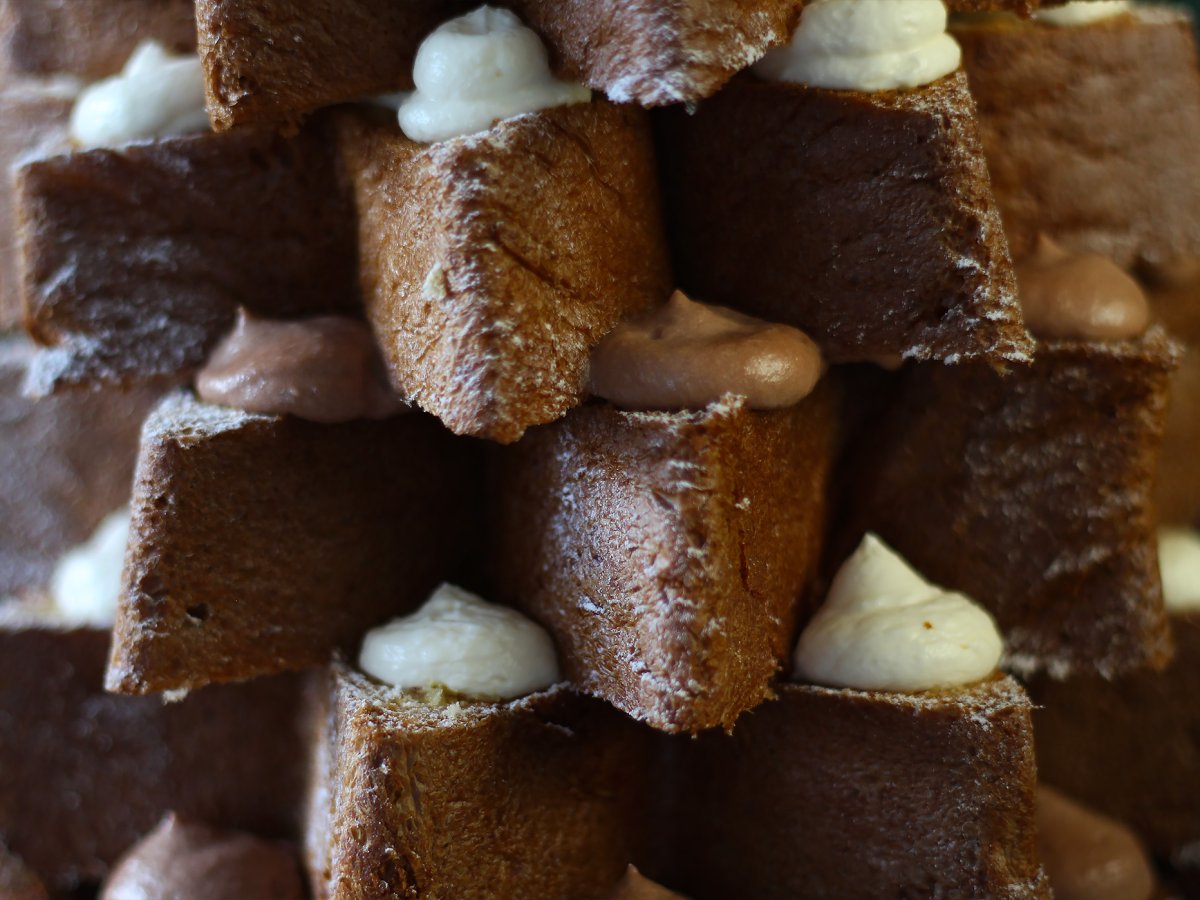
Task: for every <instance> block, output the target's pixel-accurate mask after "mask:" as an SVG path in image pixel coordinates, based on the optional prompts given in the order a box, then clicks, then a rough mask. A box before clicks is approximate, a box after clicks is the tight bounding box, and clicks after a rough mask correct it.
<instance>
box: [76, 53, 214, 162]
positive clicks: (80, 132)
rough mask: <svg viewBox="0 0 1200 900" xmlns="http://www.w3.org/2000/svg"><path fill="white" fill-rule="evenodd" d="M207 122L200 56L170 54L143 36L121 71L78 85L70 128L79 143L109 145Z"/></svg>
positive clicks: (160, 135) (185, 131) (204, 126)
mask: <svg viewBox="0 0 1200 900" xmlns="http://www.w3.org/2000/svg"><path fill="white" fill-rule="evenodd" d="M208 128H209V123H208V113H207V112H206V111H205V108H204V71H203V69H202V67H201V65H200V58H199V57H198V56H194V55H192V56H171V55H169V54H168V53H167V51H166V50H165V49H164V48H163V47H162V45H161V44H159V43H157V42H155V41H144V42H142V43H141V44H140V45H138V48H137V49H136V50H134V51H133V54H132V55H131V56H130V57H129V61H128V62H127V63H126V64H125V68H124V69H122V70H121V72H120V74H118V75H114V76H113V77H111V78H106V79H104V80H103V81H98V82H96V83H95V84H93V85H90V86H89V87H86V88H84V89H83V91H82V92H81V93H80V95H79V99H78V100H77V101H76V103H75V108H74V110H72V112H71V125H70V134H71V137H72V139H73V140H74V141H75V142H76V143H78V144H79V145H81V146H83V147H114V146H117V145H119V144H124V143H128V142H130V141H137V140H144V139H148V138H163V137H171V136H174V135H181V134H190V133H192V132H197V131H206V130H207V129H208Z"/></svg>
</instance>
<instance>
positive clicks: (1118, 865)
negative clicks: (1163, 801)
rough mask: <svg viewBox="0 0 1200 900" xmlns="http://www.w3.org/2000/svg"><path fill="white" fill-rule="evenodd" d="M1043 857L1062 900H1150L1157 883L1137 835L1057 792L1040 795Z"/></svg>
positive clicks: (1040, 790)
mask: <svg viewBox="0 0 1200 900" xmlns="http://www.w3.org/2000/svg"><path fill="white" fill-rule="evenodd" d="M1037 833H1038V834H1037V836H1038V854H1039V855H1040V856H1041V858H1042V864H1043V865H1044V866H1045V867H1046V876H1047V877H1048V878H1049V879H1050V887H1051V888H1053V890H1054V896H1055V897H1057V898H1058V900H1150V897H1152V896H1154V891H1155V878H1154V871H1153V870H1152V869H1151V867H1150V861H1149V860H1148V859H1147V858H1146V851H1145V850H1144V849H1142V845H1141V843H1140V842H1139V841H1138V839H1137V837H1136V836H1134V834H1133V832H1132V831H1130V830H1129V829H1128V828H1126V827H1125V826H1124V825H1122V824H1121V823H1120V822H1118V821H1116V820H1115V819H1110V818H1109V817H1108V816H1103V815H1100V814H1099V813H1097V812H1094V811H1093V810H1090V809H1088V808H1087V807H1085V806H1081V805H1080V804H1078V803H1075V802H1074V801H1072V800H1070V799H1068V798H1067V797H1065V796H1063V795H1062V794H1060V793H1059V792H1058V791H1056V790H1053V789H1052V788H1048V787H1044V786H1043V787H1039V788H1038V792H1037Z"/></svg>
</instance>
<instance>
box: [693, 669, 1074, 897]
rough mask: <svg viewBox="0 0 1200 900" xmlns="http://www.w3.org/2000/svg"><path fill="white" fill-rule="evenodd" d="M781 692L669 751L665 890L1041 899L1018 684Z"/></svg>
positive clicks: (1026, 715)
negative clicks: (676, 803)
mask: <svg viewBox="0 0 1200 900" xmlns="http://www.w3.org/2000/svg"><path fill="white" fill-rule="evenodd" d="M778 692H779V699H778V700H777V701H775V702H772V703H765V704H763V705H762V706H761V707H759V708H758V709H756V710H754V711H753V712H751V713H748V714H747V715H746V716H744V717H743V718H742V719H741V720H740V721H739V722H738V727H737V729H736V730H735V731H734V733H733V735H732V736H725V735H717V734H713V735H702V736H701V737H700V739H699V740H698V741H695V742H688V743H686V744H684V745H681V746H679V748H678V750H677V753H678V756H677V759H678V760H679V762H680V765H679V769H678V775H677V777H678V778H680V785H679V787H678V788H677V790H676V792H675V793H676V796H677V797H678V798H680V809H679V811H678V813H677V815H676V816H675V817H674V821H675V822H676V824H677V825H678V827H679V828H680V833H679V834H678V835H677V840H678V844H677V858H676V860H675V869H676V872H675V873H674V876H673V877H674V879H675V880H674V881H672V883H673V884H674V883H675V882H676V881H677V882H678V885H679V887H680V888H682V889H683V890H684V891H685V892H686V893H687V894H688V895H689V896H692V897H696V898H698V900H705V898H710V897H711V898H722V897H751V896H752V897H761V898H764V900H767V898H776V897H778V898H784V897H811V898H823V897H828V898H844V897H863V898H866V897H915V896H922V897H934V896H936V897H941V896H945V897H1049V896H1050V890H1049V887H1048V885H1047V882H1046V879H1045V876H1044V875H1043V873H1042V870H1041V865H1040V863H1039V862H1038V858H1037V848H1036V841H1035V832H1034V825H1033V818H1034V788H1035V785H1036V781H1037V775H1036V770H1035V766H1034V755H1033V728H1032V725H1031V722H1030V702H1029V699H1028V698H1027V697H1026V696H1025V692H1024V691H1023V690H1022V689H1021V688H1020V686H1019V685H1018V684H1017V683H1016V682H1015V681H1014V680H1012V679H1011V678H1008V677H1006V676H995V677H993V678H991V679H989V680H985V681H983V682H980V683H977V684H974V685H970V686H967V687H963V688H955V689H949V690H942V691H930V692H923V693H916V694H905V693H891V692H884V691H856V690H849V689H846V690H834V689H831V688H823V687H814V686H811V685H801V684H783V685H780V686H779V687H778ZM698 860H703V865H697V861H698Z"/></svg>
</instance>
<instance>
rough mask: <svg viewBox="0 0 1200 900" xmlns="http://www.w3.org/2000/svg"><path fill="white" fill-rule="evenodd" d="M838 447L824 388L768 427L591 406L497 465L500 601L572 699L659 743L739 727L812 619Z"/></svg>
mask: <svg viewBox="0 0 1200 900" xmlns="http://www.w3.org/2000/svg"><path fill="white" fill-rule="evenodd" d="M835 442H836V402H835V397H834V391H833V389H832V388H831V387H830V386H829V385H825V386H824V387H821V388H818V390H817V392H816V393H815V394H814V395H812V396H811V397H809V398H808V399H806V400H804V401H803V402H801V403H800V404H799V405H797V406H794V407H791V408H789V409H783V410H776V411H767V412H760V411H753V410H750V409H748V408H747V407H746V406H745V404H744V402H743V401H741V400H740V399H736V398H732V397H730V398H726V400H724V401H721V402H718V403H714V404H711V405H710V406H708V408H707V409H704V410H701V411H698V412H681V413H630V412H621V411H619V410H617V409H616V408H615V407H613V406H611V405H608V404H601V403H596V404H589V405H587V406H584V407H581V408H579V409H577V410H575V411H574V412H572V413H571V414H570V415H568V416H567V417H566V418H565V419H563V420H562V421H561V422H558V423H555V424H553V425H550V426H547V427H545V428H541V429H538V430H536V431H533V432H531V433H530V434H529V435H528V436H527V437H526V439H525V440H524V441H522V442H521V443H520V444H518V445H516V446H515V447H514V448H512V450H511V451H510V455H509V456H508V458H507V459H506V460H505V461H504V462H503V469H502V471H503V478H502V480H501V481H500V491H501V493H500V496H499V499H498V504H499V506H498V509H499V511H498V527H497V528H496V529H495V541H496V543H495V546H494V552H495V557H494V558H495V568H496V571H497V575H496V579H495V581H496V584H497V586H498V591H499V596H501V597H503V598H504V599H505V600H507V601H509V602H511V603H512V604H513V605H515V606H518V607H520V608H521V609H523V610H525V611H526V612H527V613H528V614H529V615H530V616H531V617H532V618H534V619H535V620H537V621H538V622H539V623H541V624H542V625H543V626H544V627H545V628H546V629H547V630H548V631H550V633H551V634H552V635H553V636H554V639H555V642H556V643H557V645H558V647H559V650H560V653H561V655H562V662H563V669H564V672H565V674H566V675H567V677H568V678H570V679H571V682H572V683H573V684H575V685H577V686H578V687H579V688H580V690H583V691H585V692H587V693H590V694H593V695H595V696H597V697H600V698H602V699H604V700H606V701H608V702H609V703H611V704H613V705H614V706H616V707H617V708H618V709H621V710H624V711H625V712H627V713H628V714H629V715H631V716H633V717H635V718H637V719H641V720H643V721H645V722H647V723H649V724H650V725H652V726H653V727H655V728H658V729H661V730H663V731H671V732H697V731H701V730H703V729H706V728H714V727H718V726H720V727H724V728H726V729H729V728H732V727H733V724H734V722H735V721H736V720H737V718H738V716H739V715H740V714H741V713H742V712H743V711H744V710H746V709H749V708H751V707H753V706H755V705H757V704H758V703H760V702H761V701H763V700H765V699H767V698H768V697H770V696H771V695H772V688H771V682H772V680H773V679H774V677H775V675H776V674H777V673H778V671H779V669H780V667H781V663H782V660H783V659H784V658H785V657H786V656H787V653H788V650H789V648H790V647H791V645H792V641H793V640H794V638H795V636H796V629H797V627H798V625H799V624H800V620H801V618H802V617H803V612H804V611H805V609H806V607H807V606H808V605H809V604H808V603H807V601H808V599H809V598H808V596H807V594H808V589H809V587H810V581H811V579H812V576H813V574H814V569H815V565H816V562H817V558H818V555H819V553H820V551H821V547H822V540H823V536H824V529H825V515H826V496H825V493H826V480H827V476H828V472H829V467H830V465H831V457H832V455H833V452H834V445H835Z"/></svg>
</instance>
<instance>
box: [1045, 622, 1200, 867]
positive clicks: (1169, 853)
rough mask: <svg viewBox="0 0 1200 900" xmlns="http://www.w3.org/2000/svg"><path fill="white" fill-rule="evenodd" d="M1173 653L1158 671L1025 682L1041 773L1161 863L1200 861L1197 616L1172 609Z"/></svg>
mask: <svg viewBox="0 0 1200 900" xmlns="http://www.w3.org/2000/svg"><path fill="white" fill-rule="evenodd" d="M1170 625H1171V631H1172V635H1173V637H1174V643H1175V656H1174V659H1173V660H1172V661H1171V664H1170V665H1169V666H1168V667H1167V668H1166V669H1164V670H1163V671H1161V672H1134V673H1130V674H1127V675H1123V676H1121V677H1120V678H1114V679H1106V678H1102V677H1100V676H1098V675H1095V674H1090V673H1081V674H1080V675H1078V676H1077V677H1072V678H1069V679H1065V680H1056V679H1052V678H1048V677H1045V676H1038V677H1036V678H1034V679H1033V680H1032V681H1031V682H1030V683H1029V691H1030V695H1031V696H1032V697H1033V699H1034V701H1035V702H1036V703H1037V708H1036V709H1035V711H1034V714H1033V721H1034V728H1035V730H1036V732H1037V757H1038V772H1039V773H1040V775H1041V778H1042V779H1043V780H1044V781H1045V782H1047V783H1048V784H1052V785H1054V786H1055V787H1057V788H1061V789H1062V790H1063V791H1065V792H1066V793H1068V794H1070V795H1071V796H1074V797H1078V798H1079V799H1080V800H1083V801H1084V802H1086V803H1087V804H1088V805H1089V806H1093V807H1095V808H1096V809H1098V810H1100V811H1102V812H1104V813H1106V814H1108V815H1110V816H1112V817H1114V818H1116V819H1120V820H1121V821H1123V822H1125V823H1126V824H1127V825H1129V826H1130V827H1131V828H1133V829H1134V831H1136V832H1137V834H1138V835H1139V837H1141V839H1142V840H1143V841H1144V842H1145V844H1146V847H1147V848H1148V849H1149V850H1150V852H1151V853H1153V854H1154V855H1155V856H1157V857H1158V858H1159V859H1160V860H1161V861H1163V862H1168V863H1172V864H1174V865H1176V866H1179V867H1181V868H1184V869H1190V870H1191V871H1192V873H1193V875H1195V873H1196V872H1197V870H1200V862H1198V861H1197V860H1196V858H1195V852H1196V851H1195V848H1196V846H1197V842H1200V809H1197V806H1196V797H1197V796H1200V743H1197V741H1196V733H1197V729H1200V711H1197V709H1196V703H1195V698H1196V696H1197V694H1198V692H1200V613H1196V612H1195V611H1191V612H1184V611H1180V612H1172V613H1171V615H1170Z"/></svg>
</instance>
